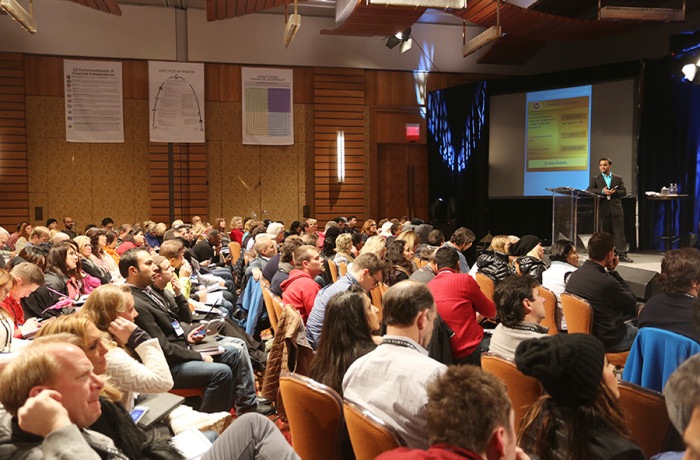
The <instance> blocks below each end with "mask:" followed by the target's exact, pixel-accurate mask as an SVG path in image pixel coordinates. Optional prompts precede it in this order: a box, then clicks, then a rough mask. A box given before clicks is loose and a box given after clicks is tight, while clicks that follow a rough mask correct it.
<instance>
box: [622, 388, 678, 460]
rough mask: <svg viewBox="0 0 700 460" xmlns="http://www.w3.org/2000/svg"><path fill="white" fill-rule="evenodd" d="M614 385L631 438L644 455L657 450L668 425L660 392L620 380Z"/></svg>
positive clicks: (664, 404) (661, 444) (654, 452)
mask: <svg viewBox="0 0 700 460" xmlns="http://www.w3.org/2000/svg"><path fill="white" fill-rule="evenodd" d="M618 389H619V390H620V399H619V401H620V407H621V408H622V412H623V414H624V416H625V422H627V428H628V429H629V431H630V434H631V435H632V440H633V441H634V442H636V443H637V444H638V445H639V447H641V448H642V450H643V451H644V454H645V455H646V457H647V458H650V457H652V456H654V455H656V454H658V453H659V452H661V449H662V447H663V444H664V438H665V437H666V432H667V431H668V430H669V428H670V427H671V421H670V420H669V417H668V412H667V411H666V401H665V398H664V395H663V394H661V393H659V392H658V391H654V390H650V389H648V388H644V387H641V386H639V385H635V384H634V383H629V382H625V381H624V380H621V381H620V382H618Z"/></svg>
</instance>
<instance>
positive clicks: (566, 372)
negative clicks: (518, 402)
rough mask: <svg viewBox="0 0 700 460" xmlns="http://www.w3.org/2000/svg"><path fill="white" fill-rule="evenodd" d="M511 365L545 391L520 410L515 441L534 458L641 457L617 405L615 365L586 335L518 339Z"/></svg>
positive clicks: (601, 347) (557, 459)
mask: <svg viewBox="0 0 700 460" xmlns="http://www.w3.org/2000/svg"><path fill="white" fill-rule="evenodd" d="M515 364H516V366H517V367H518V370H520V372H522V373H523V374H525V375H528V376H530V377H534V378H536V379H537V380H538V381H539V382H540V383H541V384H542V387H543V388H544V390H545V392H546V394H545V395H544V396H541V397H540V399H538V400H537V402H535V403H534V404H533V405H532V406H531V407H530V410H529V411H528V413H527V414H526V415H525V417H524V419H523V421H522V424H521V428H520V434H519V439H518V444H519V445H520V447H522V448H523V449H524V450H525V451H526V452H528V453H530V454H532V455H533V456H534V457H536V458H549V459H553V460H554V459H556V460H559V459H561V460H564V459H567V460H568V459H571V460H590V459H601V460H603V459H611V458H616V459H629V460H633V459H634V460H637V459H639V460H642V459H644V458H645V456H644V453H643V452H642V450H641V449H640V448H639V446H637V445H636V444H635V443H634V442H632V441H631V440H630V434H629V432H628V431H627V426H626V424H625V419H624V417H623V414H622V412H621V411H620V408H619V406H618V398H619V397H620V392H619V390H618V387H617V378H616V377H615V374H614V372H613V368H614V366H613V365H611V364H609V363H608V360H607V359H606V358H605V349H604V348H603V345H602V344H601V343H600V341H599V340H598V339H597V338H595V337H593V336H592V335H588V334H557V335H553V336H548V337H544V338H540V339H532V340H527V341H525V342H522V343H521V344H520V345H518V348H517V349H516V351H515Z"/></svg>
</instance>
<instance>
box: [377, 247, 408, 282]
mask: <svg viewBox="0 0 700 460" xmlns="http://www.w3.org/2000/svg"><path fill="white" fill-rule="evenodd" d="M413 254H414V253H413V247H412V245H411V244H409V243H408V242H406V241H404V240H399V239H396V240H394V241H392V242H391V243H390V244H389V245H388V246H387V248H386V254H384V265H385V269H384V273H386V276H385V277H384V283H385V284H386V285H387V286H392V285H394V284H396V283H398V282H400V281H404V280H407V279H408V278H409V277H410V276H411V275H412V274H413Z"/></svg>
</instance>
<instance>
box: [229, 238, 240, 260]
mask: <svg viewBox="0 0 700 460" xmlns="http://www.w3.org/2000/svg"><path fill="white" fill-rule="evenodd" d="M228 249H229V251H231V264H232V265H233V264H235V263H236V262H237V261H238V259H239V258H240V257H241V244H240V243H239V242H238V241H231V242H230V243H229V244H228Z"/></svg>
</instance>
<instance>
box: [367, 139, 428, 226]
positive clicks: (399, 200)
mask: <svg viewBox="0 0 700 460" xmlns="http://www.w3.org/2000/svg"><path fill="white" fill-rule="evenodd" d="M377 206H378V209H377V218H378V219H381V218H384V217H388V218H390V219H391V218H394V217H397V218H398V217H401V216H409V217H417V218H419V219H422V220H424V221H426V222H427V220H428V151H427V148H426V145H425V144H379V145H378V146H377Z"/></svg>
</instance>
